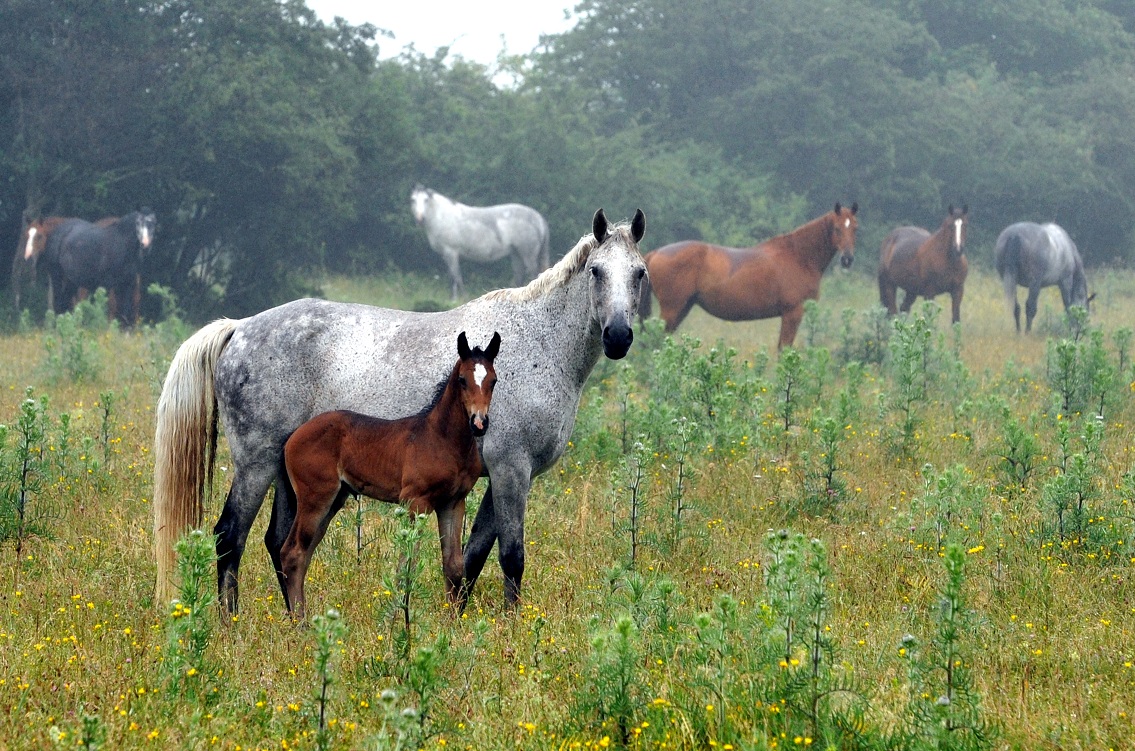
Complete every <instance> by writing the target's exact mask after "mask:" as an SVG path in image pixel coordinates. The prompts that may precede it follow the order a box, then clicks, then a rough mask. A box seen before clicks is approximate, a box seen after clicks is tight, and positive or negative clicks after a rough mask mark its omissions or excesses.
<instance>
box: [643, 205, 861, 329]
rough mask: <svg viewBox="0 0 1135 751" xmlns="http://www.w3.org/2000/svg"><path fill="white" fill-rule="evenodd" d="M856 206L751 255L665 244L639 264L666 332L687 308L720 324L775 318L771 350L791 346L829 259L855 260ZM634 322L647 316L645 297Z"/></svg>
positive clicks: (841, 209)
mask: <svg viewBox="0 0 1135 751" xmlns="http://www.w3.org/2000/svg"><path fill="white" fill-rule="evenodd" d="M858 212H859V204H858V203H853V204H851V207H850V208H845V207H843V206H840V204H838V203H837V204H836V205H835V209H833V210H832V211H830V212H828V213H826V214H824V215H823V216H821V217H819V218H817V219H813V220H812V221H810V222H808V223H807V224H805V225H803V226H801V227H797V228H796V229H794V230H792V231H791V232H789V233H787V234H784V235H779V236H777V237H774V238H772V239H770V240H765V241H764V242H763V243H761V244H760V245H757V246H756V247H752V248H727V247H724V246H721V245H711V244H710V243H705V242H700V241H697V240H685V241H683V242H677V243H673V244H672V245H665V246H663V247H661V248H658V249H657V250H655V251H653V252H651V253H647V254H646V256H645V258H644V260H645V261H646V268H647V271H648V273H649V281H650V287H651V288H652V289H653V290H654V294H655V296H657V297H658V303H659V307H660V310H659V314H660V315H661V316H662V320H664V321H665V322H666V330H667V331H673V330H674V329H676V328H678V325H679V324H680V323H681V322H682V321H683V320H684V319H685V317H686V316H687V315H688V314H689V312H690V310H691V309H692V308H693V307H694V304H695V303H696V304H698V305H700V306H702V308H704V309H705V311H706V312H707V313H709V314H710V315H712V316H716V317H718V318H721V319H723V320H726V321H753V320H757V319H762V318H775V317H777V316H780V341H779V342H778V344H777V348H778V349H783V348H784V347H789V346H792V342H793V341H795V339H796V330H797V329H798V328H799V327H800V320H801V319H802V318H803V317H804V301H805V300H818V299H819V297H820V277H822V276H823V274H824V270H825V269H827V267H828V264H829V263H831V260H832V258H834V257H835V255H836V253H839V254H840V259H839V261H840V265H841V266H842V267H843V268H845V269H846V268H849V267H850V266H851V263H852V261H853V260H854V259H855V231H856V229H858V227H859V223H858V220H857V219H856V214H857V213H858ZM639 315H640V316H641V317H642V318H646V317H647V316H649V315H650V295H649V294H644V295H643V296H642V305H641V306H640V308H639Z"/></svg>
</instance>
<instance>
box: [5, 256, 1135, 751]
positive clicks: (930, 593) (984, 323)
mask: <svg viewBox="0 0 1135 751" xmlns="http://www.w3.org/2000/svg"><path fill="white" fill-rule="evenodd" d="M975 266H976V264H975ZM1089 284H1090V289H1091V291H1092V292H1095V293H1096V295H1097V296H1096V298H1095V300H1094V301H1093V308H1092V316H1091V319H1090V324H1089V326H1088V327H1087V328H1073V329H1070V328H1069V327H1068V326H1067V325H1066V323H1065V319H1064V314H1063V306H1062V305H1061V302H1060V299H1059V295H1058V293H1057V292H1056V291H1055V290H1051V289H1050V290H1048V291H1046V292H1044V293H1042V295H1041V301H1040V312H1039V313H1038V315H1037V319H1036V322H1035V325H1034V331H1033V333H1032V334H1031V335H1028V336H1018V335H1017V334H1016V333H1014V324H1013V320H1012V316H1011V313H1010V311H1008V310H1007V309H1006V307H1005V302H1004V299H1003V297H1002V293H1001V288H1000V283H999V282H998V280H997V279H996V277H995V276H994V275H993V274H992V273H991V272H990V271H988V270H987V269H986V268H971V269H970V273H969V279H968V281H967V285H966V294H965V299H964V301H963V303H962V308H961V324H960V328H958V329H953V328H951V327H950V325H949V321H948V319H949V313H948V312H947V311H943V310H941V309H940V308H937V307H927V306H925V305H924V304H923V303H921V302H920V303H919V304H917V305H916V306H915V308H914V310H913V312H912V315H911V316H909V317H904V318H899V319H896V323H894V324H892V323H891V322H889V321H887V320H886V319H885V317H883V316H882V315H881V311H880V309H879V308H878V304H879V300H878V288H877V285H876V282H875V279H874V278H873V276H871V275H870V273H869V271H867V270H864V269H855V270H853V271H852V272H850V273H847V272H842V271H834V272H830V273H828V274H827V275H825V277H824V279H823V283H822V290H821V296H820V301H819V304H818V306H816V307H815V309H814V310H812V312H810V313H809V314H807V315H806V316H805V320H804V323H803V324H802V325H801V327H800V330H799V332H798V334H797V336H796V342H795V345H796V347H797V349H795V350H786V351H785V353H783V354H782V355H781V357H780V358H779V359H777V358H776V356H775V354H770V353H775V350H776V342H777V336H778V330H779V321H778V320H776V319H771V320H766V321H758V322H746V323H724V322H721V321H719V320H717V319H714V318H712V317H710V316H709V315H707V314H706V313H704V311H702V310H701V309H699V308H695V309H694V310H693V312H691V314H690V315H689V317H688V318H687V319H686V320H685V322H684V323H683V324H682V325H681V327H680V328H679V329H678V330H677V331H676V332H675V333H674V335H672V336H671V337H667V336H665V335H664V334H663V333H662V330H661V323H660V322H659V321H658V320H654V321H652V322H650V323H649V325H648V326H647V328H646V330H645V331H642V330H639V329H638V328H637V327H636V341H635V343H634V345H633V346H632V348H631V352H630V355H629V356H628V357H627V358H626V359H625V360H622V361H608V360H605V359H604V360H601V361H600V363H599V365H598V366H597V368H596V369H595V372H594V373H593V374H592V378H591V381H590V383H589V387H588V388H587V389H586V390H585V392H584V398H583V402H582V405H581V409H580V413H579V417H578V420H577V423H576V428H575V433H574V435H573V438H572V443H571V445H570V446H569V449H568V452H567V453H566V454H565V455H564V456H563V458H562V459H561V460H560V462H559V463H558V464H557V465H556V466H555V467H553V469H552V470H551V471H549V472H547V473H545V474H544V475H542V476H541V477H539V478H537V480H536V481H535V482H534V483H533V487H532V491H531V494H530V497H529V501H528V503H529V507H528V514H527V525H526V541H525V545H526V556H527V566H526V576H525V579H524V583H523V589H522V592H521V602H520V604H519V606H518V607H517V609H516V610H515V611H510V610H508V609H506V608H505V607H504V605H503V602H504V597H503V594H502V591H501V583H500V569H499V567H498V566H497V565H496V563H495V555H494V556H492V557H491V558H490V561H489V563H488V564H487V566H486V568H485V572H484V575H482V577H481V579H480V581H479V582H478V585H477V587H476V589H475V591H474V592H473V594H472V597H471V600H470V604H469V607H468V608H467V610H466V611H465V613H464V614H463V615H462V616H460V617H455V614H454V613H453V611H452V609H451V608H450V607H449V606H448V605H447V603H446V598H445V584H444V581H443V578H442V576H441V572H440V571H439V570H438V566H437V565H436V564H437V560H438V542H437V539H436V534H435V532H434V526H433V521H432V520H430V519H426V520H423V521H422V522H421V523H420V524H419V525H417V526H415V525H414V524H412V523H411V522H410V521H409V520H408V519H407V518H406V516H405V515H404V514H397V513H394V512H393V511H392V509H391V508H390V507H389V505H388V504H382V503H379V502H364V503H363V504H362V505H361V506H360V505H356V504H355V502H354V501H353V500H348V502H347V505H346V506H345V508H344V509H343V511H342V512H340V513H339V514H338V515H337V516H336V518H335V520H334V522H333V524H332V526H331V528H330V530H329V531H328V533H327V537H326V539H325V540H324V541H323V542H322V544H321V545H320V547H319V550H318V552H317V554H316V556H315V558H314V560H313V562H312V565H311V568H310V570H309V572H308V578H307V582H308V594H309V598H308V601H307V607H308V612H309V613H326V612H327V611H329V609H334V611H335V613H336V614H335V615H334V616H331V617H327V616H324V617H322V618H321V619H319V620H317V621H316V622H314V623H313V624H312V625H309V626H307V627H298V626H297V625H296V624H294V623H293V622H292V621H291V620H290V619H289V617H288V616H287V615H286V612H285V609H284V604H283V602H282V599H281V595H280V592H279V589H278V585H277V582H276V577H275V575H274V574H273V572H272V570H271V567H270V562H269V559H268V556H267V554H266V553H265V552H264V548H263V546H262V545H261V539H262V538H263V536H264V531H265V528H266V524H267V516H268V514H267V511H268V509H267V508H263V509H262V510H261V514H260V516H259V517H258V519H257V522H256V525H255V526H254V527H253V531H252V534H251V536H250V537H249V547H248V549H247V554H246V556H245V559H244V565H243V571H242V574H243V576H242V579H241V581H242V597H241V611H240V614H239V616H236V617H234V618H232V619H231V621H230V622H226V623H221V622H220V611H219V609H218V608H217V607H216V606H215V586H216V578H215V568H214V564H213V562H212V560H211V558H210V556H211V555H212V552H211V551H212V543H211V540H209V539H208V536H207V535H206V536H200V537H198V538H197V539H196V540H195V541H194V540H192V539H190V540H189V541H188V542H187V544H186V546H185V547H184V548H183V550H184V552H185V555H184V556H183V558H182V561H181V565H182V572H183V585H182V589H183V593H182V599H181V602H180V603H179V604H177V605H174V606H166V605H160V606H155V603H154V602H153V591H154V579H155V565H154V561H153V555H152V530H151V523H152V522H151V508H150V498H151V491H152V482H153V472H152V470H153V466H152V459H151V456H150V451H151V449H152V446H153V437H154V436H153V414H154V408H155V405H156V401H157V395H158V393H159V391H160V387H161V381H162V379H163V378H164V375H165V371H166V367H167V366H168V363H169V359H170V358H171V357H172V354H173V352H174V350H175V349H176V347H177V345H178V344H179V343H180V342H181V341H182V340H183V339H184V338H185V337H186V336H188V335H189V334H190V333H192V331H193V329H192V328H191V327H187V326H185V325H184V324H181V323H180V322H179V321H178V320H177V319H176V317H172V318H171V319H170V320H167V321H165V322H163V323H161V324H158V325H156V326H151V327H142V328H139V330H137V331H135V332H132V333H121V332H120V331H118V330H117V328H115V327H113V326H108V325H107V323H106V316H105V312H102V313H100V312H99V309H98V308H99V305H98V301H99V299H100V298H98V297H97V296H96V298H95V302H94V303H89V302H85V303H81V304H80V305H79V306H78V308H77V310H76V312H75V313H73V314H67V315H63V316H58V317H56V318H55V320H54V323H53V324H52V325H51V327H50V328H47V329H45V330H30V331H27V332H26V333H20V334H15V335H9V336H4V337H3V338H2V339H0V393H3V394H4V399H3V401H2V402H0V423H4V424H6V425H7V426H8V428H7V432H6V433H5V434H3V435H2V436H0V438H2V440H0V492H3V493H4V495H3V497H2V499H0V500H2V501H3V507H2V512H0V513H2V518H0V530H2V531H3V539H4V542H3V547H2V548H0V561H2V562H3V564H4V565H3V566H0V574H2V575H3V579H2V583H0V603H2V610H0V697H2V700H0V747H12V748H49V747H54V746H58V747H61V748H63V747H80V748H82V747H87V748H95V747H99V746H104V747H106V748H124V749H133V748H168V747H180V748H220V749H261V748H263V749H280V748H342V749H354V748H378V749H395V748H402V749H409V748H426V749H435V748H437V749H440V748H462V749H464V748H471V749H496V748H518V749H544V748H587V749H594V748H608V747H620V746H624V747H629V748H636V749H639V748H641V749H656V748H666V749H674V748H679V749H680V748H697V749H704V748H716V749H727V748H734V749H772V748H777V749H784V748H808V747H812V748H841V749H842V748H870V749H882V748H903V749H924V748H939V749H945V748H959V749H961V748H1027V749H1110V748H1113V749H1120V748H1130V747H1131V746H1130V744H1131V739H1132V738H1135V722H1133V719H1132V718H1133V714H1135V700H1133V699H1132V697H1133V696H1135V583H1133V582H1132V573H1133V572H1135V509H1133V508H1132V498H1133V497H1135V473H1133V467H1135V453H1133V448H1135V443H1133V441H1132V437H1131V435H1132V433H1131V428H1130V425H1131V424H1133V423H1135V393H1133V392H1135V372H1133V370H1132V365H1131V345H1132V337H1131V330H1130V326H1131V322H1132V321H1135V275H1132V274H1131V273H1130V272H1126V271H1109V272H1106V273H1105V272H1102V271H1100V270H1096V271H1095V273H1091V274H1090V275H1089ZM322 286H323V289H324V292H325V294H326V295H327V296H328V297H329V298H332V299H337V300H344V301H357V302H369V303H374V304H380V305H388V306H393V307H400V308H414V307H419V308H424V307H425V306H426V305H428V304H431V301H436V300H444V299H446V295H448V293H449V291H450V290H449V284H448V281H447V280H439V279H427V278H422V277H414V276H405V275H394V274H392V275H390V276H389V277H386V278H381V279H368V280H360V279H346V278H340V277H335V278H330V279H326V280H323V284H322ZM944 300H945V298H939V299H938V303H939V305H942V304H944ZM695 340H700V346H697V343H696V341H695ZM511 344H512V343H511V342H509V341H505V342H504V343H503V347H505V348H507V347H509V346H511ZM852 361H862V362H863V364H862V365H861V366H858V365H852V364H849V363H851V362H852ZM28 387H30V388H31V391H30V392H28V393H30V395H31V398H32V401H31V402H28V401H26V400H25V394H26V392H25V390H26V389H27V388H28ZM1101 408H1102V413H1101ZM1100 414H1102V417H1099V416H1097V415H1100ZM491 429H492V427H491V422H490V430H491ZM21 440H22V441H23V443H24V445H25V448H21ZM226 461H227V455H226V449H225V446H224V441H223V439H222V443H221V454H220V461H219V465H218V466H219V471H218V473H217V475H218V478H217V482H216V485H215V487H214V488H213V491H212V495H211V497H210V500H209V502H208V503H207V506H206V518H207V525H208V527H209V529H210V530H211V527H212V525H213V524H214V523H215V522H216V519H217V515H218V513H219V511H220V507H221V503H222V501H223V497H224V493H225V492H226V491H227V481H226V477H225V473H226V469H227V465H226ZM25 467H30V468H31V470H32V471H30V472H26V473H25V472H24V471H23V468H25ZM21 482H22V483H23V486H24V489H25V490H26V493H24V495H23V496H22V497H23V499H24V502H23V504H19V503H17V500H18V498H19V497H20V496H19V493H18V490H19V488H20V485H21ZM483 483H484V481H483V480H482V481H481V483H479V484H478V485H477V487H476V488H474V490H473V492H472V493H471V494H470V495H469V498H468V502H469V508H470V511H469V516H468V517H467V518H468V521H467V526H468V524H469V523H470V522H471V520H472V517H473V515H474V513H475V510H476V507H477V504H478V502H479V500H480V497H481V495H482V493H483V487H484V484H483ZM267 505H268V504H267V503H266V504H265V506H267ZM21 509H22V514H21V513H20V510H21ZM419 538H420V539H421V543H420V545H418V543H417V540H418V539H419ZM415 546H418V547H419V548H420V549H419V551H418V555H417V556H416V557H415V556H413V555H408V553H412V551H413V550H414V548H415ZM195 585H199V586H195ZM975 730H976V732H975Z"/></svg>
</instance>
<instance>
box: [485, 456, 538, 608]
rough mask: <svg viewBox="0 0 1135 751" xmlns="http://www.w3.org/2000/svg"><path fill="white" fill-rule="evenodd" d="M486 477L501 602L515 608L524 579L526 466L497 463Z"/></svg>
mask: <svg viewBox="0 0 1135 751" xmlns="http://www.w3.org/2000/svg"><path fill="white" fill-rule="evenodd" d="M489 476H490V481H491V482H492V484H493V512H494V513H493V519H494V520H495V526H496V533H497V556H498V560H499V561H500V566H501V572H502V573H503V574H504V599H505V602H506V603H507V604H508V605H509V606H513V607H515V606H516V603H517V601H518V600H519V599H520V584H521V581H522V580H523V578H524V512H525V510H526V509H527V506H528V490H529V488H530V487H531V485H532V473H531V471H530V470H529V469H528V466H527V464H524V465H522V466H521V465H518V464H509V463H508V462H499V463H497V464H495V465H494V466H493V468H492V469H490V470H489ZM478 515H479V514H478Z"/></svg>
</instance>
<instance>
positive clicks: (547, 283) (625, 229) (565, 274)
mask: <svg viewBox="0 0 1135 751" xmlns="http://www.w3.org/2000/svg"><path fill="white" fill-rule="evenodd" d="M629 232H630V225H629V224H627V223H626V222H620V223H619V224H613V225H611V226H610V228H609V230H608V237H610V236H611V235H614V234H615V233H622V234H624V235H627V236H628V237H629ZM597 247H599V243H597V242H595V235H593V234H591V233H588V234H586V235H584V236H583V237H581V238H579V242H577V243H576V244H575V247H574V248H572V249H571V250H569V251H568V252H567V255H565V256H564V257H563V258H561V259H560V260H559V261H557V262H556V263H555V264H554V265H553V266H551V267H550V268H548V269H546V270H544V271H543V272H542V273H541V274H540V276H538V277H536V278H535V279H533V280H532V281H530V282H529V283H528V284H527V285H525V286H523V287H512V288H508V289H496V290H493V291H492V292H488V293H486V294H485V295H483V296H482V297H481V299H482V300H509V301H511V302H526V301H528V300H535V299H536V298H538V297H543V296H544V295H545V294H547V293H548V292H551V291H552V290H554V289H557V288H559V287H562V286H564V285H565V284H567V283H568V282H569V281H571V278H572V277H573V276H575V275H576V274H577V273H579V271H580V269H582V268H583V267H584V265H586V264H587V259H588V258H589V257H590V256H591V251H593V250H595V248H597Z"/></svg>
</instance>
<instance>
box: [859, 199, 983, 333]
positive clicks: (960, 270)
mask: <svg viewBox="0 0 1135 751" xmlns="http://www.w3.org/2000/svg"><path fill="white" fill-rule="evenodd" d="M948 212H949V213H947V215H946V218H945V219H943V220H942V226H940V227H939V228H938V231H937V232H935V233H934V234H933V235H932V234H930V232H929V231H928V230H924V229H923V228H922V227H896V228H895V229H893V230H891V232H890V234H889V235H887V236H886V238H884V239H883V246H882V248H881V249H880V251H879V300H880V301H881V302H882V304H883V307H885V308H886V309H887V313H888V314H890V315H894V314H895V313H897V312H898V310H897V309H896V308H895V293H896V288H898V287H902V288H903V289H904V290H905V294H904V295H903V298H902V312H903V313H907V312H909V311H910V306H911V305H913V304H914V301H915V299H916V298H917V297H918V296H919V295H921V296H923V297H925V298H926V299H927V300H929V299H931V298H933V297H937V296H938V295H941V294H942V293H944V292H948V293H949V294H950V303H951V307H952V309H953V316H952V320H953V322H954V323H957V322H958V321H960V320H961V319H962V294H963V293H964V292H965V286H966V274H967V273H968V272H969V261H967V260H966V225H967V224H968V223H969V220H968V218H967V216H968V214H969V207H968V206H962V207H961V208H960V209H955V208H954V207H953V206H950V207H949V209H948Z"/></svg>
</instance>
